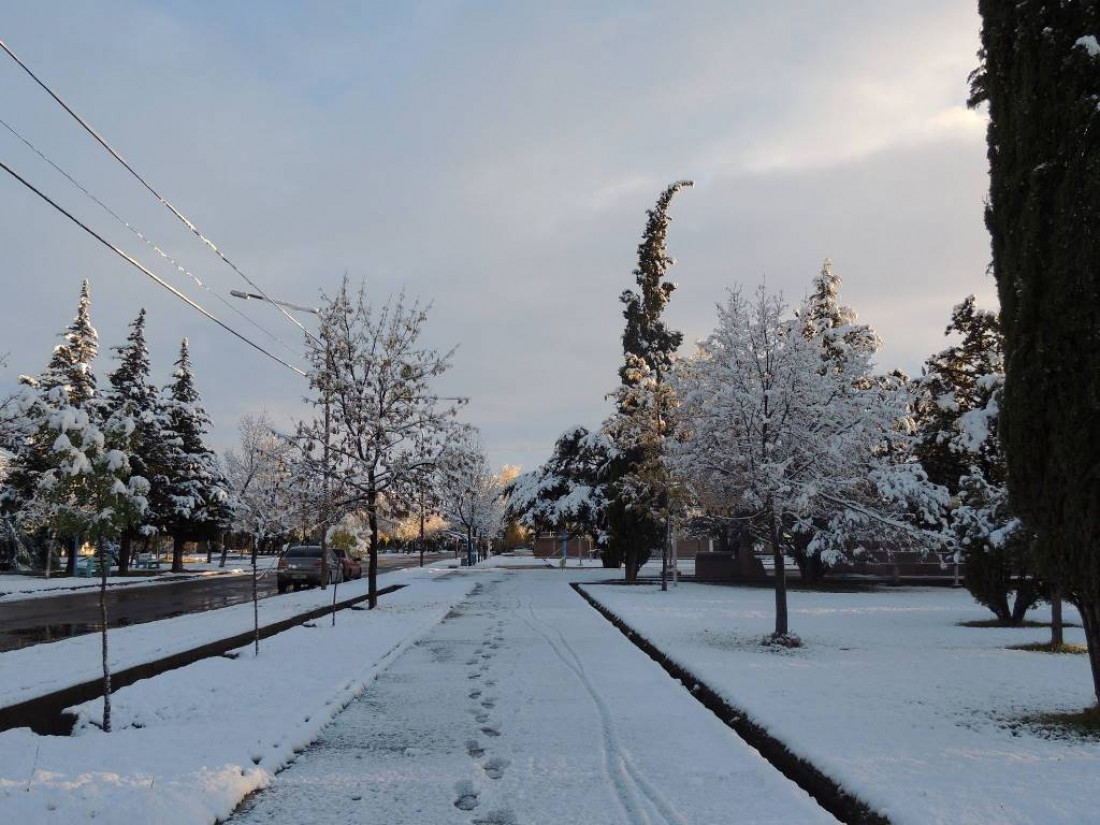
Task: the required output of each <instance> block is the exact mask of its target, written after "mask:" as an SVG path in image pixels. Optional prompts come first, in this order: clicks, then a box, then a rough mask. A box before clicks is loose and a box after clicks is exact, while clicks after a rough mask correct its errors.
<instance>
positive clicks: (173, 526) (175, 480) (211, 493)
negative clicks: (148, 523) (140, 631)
mask: <svg viewBox="0 0 1100 825" xmlns="http://www.w3.org/2000/svg"><path fill="white" fill-rule="evenodd" d="M165 393H166V397H165V399H164V402H163V403H164V409H165V429H164V441H163V444H164V466H163V469H162V472H163V475H164V476H165V490H164V495H165V502H166V505H165V512H164V513H163V518H164V524H165V528H166V529H167V531H168V532H169V533H171V534H172V571H173V572H180V571H182V570H183V550H184V545H185V544H186V543H187V542H189V541H199V540H202V539H210V538H213V537H214V536H215V535H216V534H217V533H218V532H219V531H220V530H221V529H222V527H223V526H224V525H225V524H226V523H228V521H229V517H230V513H229V510H228V493H227V484H226V482H225V480H224V478H223V477H222V474H221V470H220V469H219V467H218V461H217V457H216V456H215V455H214V453H213V452H212V451H211V450H209V449H208V448H207V447H206V444H205V443H204V440H203V439H204V436H205V435H206V432H207V430H208V429H209V427H210V420H209V419H208V418H207V416H206V411H205V410H204V409H203V408H202V406H201V405H200V403H199V392H198V390H197V389H196V388H195V374H194V370H193V369H192V367H191V354H190V351H189V349H188V344H187V339H186V338H184V339H183V342H182V343H181V344H180V357H179V360H178V361H176V370H175V372H174V373H173V376H172V381H171V383H169V384H168V386H167V387H166V388H165Z"/></svg>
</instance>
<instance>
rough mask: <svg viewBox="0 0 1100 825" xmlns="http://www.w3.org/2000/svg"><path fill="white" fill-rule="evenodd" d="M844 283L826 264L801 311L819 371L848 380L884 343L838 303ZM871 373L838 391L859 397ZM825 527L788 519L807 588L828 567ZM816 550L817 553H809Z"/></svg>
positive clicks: (788, 536) (830, 264) (804, 331)
mask: <svg viewBox="0 0 1100 825" xmlns="http://www.w3.org/2000/svg"><path fill="white" fill-rule="evenodd" d="M841 284H842V281H841V278H840V276H839V275H837V274H836V273H835V272H834V271H833V262H832V261H831V260H830V259H829V258H826V259H825V261H824V262H823V263H822V265H821V271H820V272H819V273H818V274H817V276H816V277H815V278H814V279H813V282H812V289H811V292H810V295H809V297H808V298H807V299H806V303H805V305H804V306H803V307H802V309H801V311H800V316H799V317H800V319H801V321H802V334H803V335H804V336H805V337H806V338H807V339H809V340H810V341H814V342H816V343H817V344H818V346H819V347H820V348H821V353H820V359H821V363H820V365H819V366H818V371H819V372H821V373H822V374H825V373H826V372H832V373H836V374H841V375H847V374H848V372H849V370H848V367H849V364H850V363H851V362H852V361H853V360H854V359H861V360H863V361H864V362H865V363H867V364H868V365H870V360H869V359H870V358H871V357H873V356H874V354H875V353H876V352H877V351H878V348H879V346H880V345H881V341H880V340H879V337H878V335H876V334H875V331H874V330H873V329H871V328H870V327H869V326H867V325H866V324H860V323H858V321H859V315H858V313H856V311H855V310H854V309H852V308H851V307H849V306H845V305H844V304H843V303H841V300H840V287H841ZM874 380H875V379H874V378H873V377H872V376H871V375H870V373H869V372H864V373H862V374H858V375H855V376H852V377H851V385H852V386H851V387H838V391H843V390H848V391H850V392H861V391H863V390H866V389H868V388H869V387H870V386H871V384H872V383H873V382H874ZM826 527H827V525H826V524H824V523H823V522H821V520H818V522H817V523H816V524H814V523H806V522H802V523H801V524H800V523H797V522H796V521H794V520H792V519H787V523H785V524H784V525H783V536H784V538H786V539H787V540H788V546H789V552H790V554H791V556H792V557H793V558H794V560H795V562H796V563H797V564H798V569H799V573H800V574H801V577H802V581H803V582H814V581H817V580H819V579H820V578H821V577H822V576H824V575H825V573H826V571H827V570H828V568H829V565H828V564H826V563H825V560H824V558H823V553H824V550H823V548H822V547H821V546H820V543H819V542H814V538H815V536H816V535H817V534H819V533H820V532H821V531H822V530H824V529H825V528H826ZM811 548H816V549H811Z"/></svg>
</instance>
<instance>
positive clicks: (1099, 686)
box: [1076, 601, 1100, 706]
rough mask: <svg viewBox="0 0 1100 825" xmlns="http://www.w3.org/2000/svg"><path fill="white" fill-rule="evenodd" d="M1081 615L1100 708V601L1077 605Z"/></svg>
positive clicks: (1094, 687) (1093, 687) (1093, 682)
mask: <svg viewBox="0 0 1100 825" xmlns="http://www.w3.org/2000/svg"><path fill="white" fill-rule="evenodd" d="M1076 607H1077V610H1078V612H1080V614H1081V624H1082V625H1083V626H1084V628H1085V643H1086V644H1087V645H1088V649H1089V664H1090V665H1091V666H1092V689H1093V692H1094V693H1095V694H1096V702H1097V705H1098V706H1100V601H1092V602H1088V603H1084V602H1078V603H1077V604H1076Z"/></svg>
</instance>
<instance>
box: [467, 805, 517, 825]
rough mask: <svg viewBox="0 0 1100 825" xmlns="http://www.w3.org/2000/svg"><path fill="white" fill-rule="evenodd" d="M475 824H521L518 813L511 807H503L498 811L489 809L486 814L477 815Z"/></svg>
mask: <svg viewBox="0 0 1100 825" xmlns="http://www.w3.org/2000/svg"><path fill="white" fill-rule="evenodd" d="M473 825H519V820H517V819H516V815H515V814H514V813H512V811H511V810H510V809H509V808H501V809H499V810H496V811H489V813H487V814H485V815H484V816H479V817H476V818H475V819H474V820H473Z"/></svg>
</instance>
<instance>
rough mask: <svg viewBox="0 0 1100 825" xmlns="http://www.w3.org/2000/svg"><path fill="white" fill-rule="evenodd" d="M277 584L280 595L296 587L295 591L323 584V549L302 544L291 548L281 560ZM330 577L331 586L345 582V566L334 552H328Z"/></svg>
mask: <svg viewBox="0 0 1100 825" xmlns="http://www.w3.org/2000/svg"><path fill="white" fill-rule="evenodd" d="M276 570H277V583H278V588H279V592H280V593H285V592H286V591H287V588H289V587H290V586H291V585H294V589H295V590H299V589H300V588H302V587H312V586H313V585H317V584H320V583H321V547H320V545H317V544H302V545H299V546H297V547H291V548H290V549H289V550H287V551H286V553H284V554H283V557H282V558H281V559H279V566H278V568H276ZM328 576H329V579H328V580H329V583H330V584H339V583H340V582H342V581H343V580H344V566H343V565H342V564H341V563H340V559H338V558H337V557H336V554H335V553H334V552H332V550H329V551H328Z"/></svg>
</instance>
